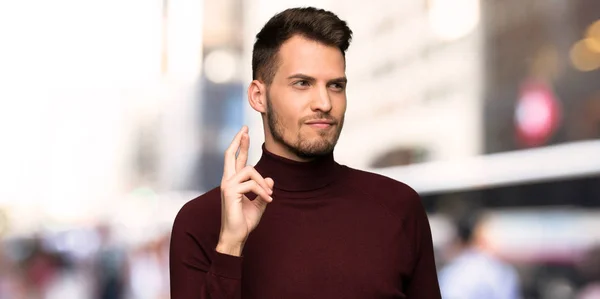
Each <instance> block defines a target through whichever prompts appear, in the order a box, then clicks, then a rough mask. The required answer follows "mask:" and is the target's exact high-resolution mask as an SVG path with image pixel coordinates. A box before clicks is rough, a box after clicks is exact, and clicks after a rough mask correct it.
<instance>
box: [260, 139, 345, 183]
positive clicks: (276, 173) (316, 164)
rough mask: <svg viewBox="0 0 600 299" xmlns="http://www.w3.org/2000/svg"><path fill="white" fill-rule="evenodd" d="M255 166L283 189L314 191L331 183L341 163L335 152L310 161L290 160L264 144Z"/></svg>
mask: <svg viewBox="0 0 600 299" xmlns="http://www.w3.org/2000/svg"><path fill="white" fill-rule="evenodd" d="M255 168H256V169H257V170H258V172H259V173H260V174H261V175H262V176H263V177H270V178H272V179H273V181H274V182H275V186H274V188H275V189H279V190H283V191H312V190H317V189H320V188H323V187H325V186H327V185H329V184H331V183H332V182H333V181H334V180H335V179H336V177H337V176H338V174H339V170H340V168H341V167H340V165H339V164H338V163H337V162H335V160H334V158H333V153H330V154H328V155H326V156H323V157H319V158H317V159H315V160H312V161H309V162H299V161H294V160H290V159H287V158H284V157H281V156H278V155H275V154H273V153H271V152H269V151H268V150H267V149H266V147H265V144H264V143H263V145H262V156H261V158H260V160H259V161H258V163H257V164H256V166H255Z"/></svg>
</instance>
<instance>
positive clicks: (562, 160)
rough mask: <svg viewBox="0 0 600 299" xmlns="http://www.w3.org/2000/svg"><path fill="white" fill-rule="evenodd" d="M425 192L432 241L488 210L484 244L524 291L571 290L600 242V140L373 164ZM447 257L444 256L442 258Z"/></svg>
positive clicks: (557, 294) (566, 294)
mask: <svg viewBox="0 0 600 299" xmlns="http://www.w3.org/2000/svg"><path fill="white" fill-rule="evenodd" d="M374 171H375V172H378V173H380V174H383V175H386V176H389V177H392V178H394V179H397V180H399V181H402V182H405V183H407V184H409V185H410V186H412V187H413V188H415V190H416V191H417V192H419V193H420V194H421V196H422V199H423V203H424V205H425V207H426V209H427V211H428V213H429V216H430V223H431V226H432V233H433V238H434V246H435V247H436V249H440V248H442V247H443V246H444V243H446V242H448V240H449V239H451V238H452V232H453V228H452V220H453V219H456V218H458V217H459V216H461V215H465V214H469V213H470V212H472V211H482V212H483V215H484V217H483V219H482V235H483V239H484V241H485V247H486V248H487V249H488V250H489V251H491V252H492V253H493V254H495V255H497V256H499V257H500V258H502V259H503V260H506V261H508V262H509V263H511V264H513V265H514V266H515V267H516V268H517V270H518V271H519V274H520V278H521V282H522V286H523V294H524V295H525V297H524V298H572V296H573V294H574V293H576V291H577V290H578V289H579V288H580V287H582V285H583V284H585V283H586V278H585V277H583V276H582V273H581V271H580V270H581V266H582V262H585V261H583V260H582V259H583V257H584V255H585V253H586V252H588V251H590V250H591V249H592V248H594V246H599V245H600V141H584V142H576V143H569V144H563V145H556V146H549V147H543V148H537V149H528V150H521V151H514V152H506V153H499V154H490V155H484V156H479V157H473V158H469V159H466V160H462V161H436V162H426V163H421V164H413V165H408V166H398V167H389V168H383V169H375V170H374ZM443 262H444V261H440V263H441V264H443Z"/></svg>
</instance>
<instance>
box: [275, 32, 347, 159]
mask: <svg viewBox="0 0 600 299" xmlns="http://www.w3.org/2000/svg"><path fill="white" fill-rule="evenodd" d="M278 62H279V65H278V69H277V72H276V73H275V76H274V78H273V82H272V84H271V86H270V88H269V89H268V90H267V113H266V117H267V122H268V127H269V130H270V133H271V135H272V137H273V139H274V141H275V142H277V143H280V144H281V145H283V146H284V147H286V148H287V150H289V151H290V152H291V153H293V154H295V155H296V156H298V157H300V158H303V159H310V158H315V157H319V156H323V155H326V154H329V153H331V152H332V151H333V149H334V147H335V144H336V143H337V140H338V138H339V136H340V133H341V131H342V126H343V124H344V113H345V112H346V77H345V61H344V56H343V55H342V53H341V52H340V50H339V49H338V48H336V47H331V46H327V45H324V44H321V43H318V42H315V41H312V40H308V39H305V38H303V37H301V36H294V37H292V38H290V39H289V40H287V41H286V42H285V43H284V44H283V45H282V46H281V48H280V50H279V53H278Z"/></svg>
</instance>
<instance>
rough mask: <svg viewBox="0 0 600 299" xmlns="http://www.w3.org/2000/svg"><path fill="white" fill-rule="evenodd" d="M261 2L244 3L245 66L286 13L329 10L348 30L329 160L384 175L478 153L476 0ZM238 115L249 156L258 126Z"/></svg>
mask: <svg viewBox="0 0 600 299" xmlns="http://www.w3.org/2000/svg"><path fill="white" fill-rule="evenodd" d="M266 2H268V1H257V0H248V1H246V3H247V7H248V13H247V14H246V22H247V26H246V30H247V31H246V36H247V40H246V42H245V46H246V51H245V55H246V57H245V58H246V64H247V65H250V58H251V49H252V43H253V42H254V38H255V35H256V33H257V32H258V31H259V30H260V28H261V27H262V25H264V23H265V22H266V21H267V20H268V19H269V18H270V17H271V16H272V15H274V14H275V13H277V12H279V11H281V10H283V9H285V8H288V7H293V6H307V5H314V6H316V7H320V8H324V9H330V10H332V11H333V12H335V13H336V14H338V16H340V18H342V19H344V20H346V21H347V22H348V24H349V26H350V28H351V29H352V30H353V32H354V38H353V42H352V44H351V46H350V49H349V51H348V53H347V56H346V57H347V76H348V79H349V84H348V91H347V92H348V93H347V96H348V110H347V115H346V123H345V125H344V130H343V133H342V136H341V138H340V141H339V144H338V145H339V146H338V147H337V150H336V157H337V159H338V160H339V161H341V162H342V163H345V164H349V165H351V166H354V167H360V168H369V167H385V166H392V165H406V164H410V163H416V162H420V161H427V160H438V159H441V160H445V159H453V158H460V157H466V156H472V155H476V154H479V153H480V152H481V151H482V136H481V127H482V125H481V113H480V111H481V93H482V84H483V82H484V81H483V76H482V63H483V58H482V57H483V56H482V54H481V51H480V48H481V46H482V38H481V29H480V26H479V24H480V22H479V4H478V1H475V0H461V1H453V2H452V3H450V2H448V1H434V0H431V1H393V0H389V1H388V0H386V1H375V2H372V1H371V2H364V1H350V2H348V1H341V0H328V1H309V2H310V3H306V2H299V1H281V2H277V3H272V5H266ZM269 4H271V3H269ZM246 74H248V75H247V76H248V78H249V76H250V74H251V72H250V70H249V69H248V70H247V71H246ZM248 115H249V118H248V119H249V121H250V125H251V128H255V130H254V132H253V134H251V139H252V140H253V143H252V148H253V149H254V157H257V156H256V155H258V154H259V153H260V150H259V146H260V143H261V142H262V140H263V138H262V136H261V135H262V133H261V132H262V125H261V122H260V117H258V116H257V113H256V112H254V111H253V110H251V108H249V109H248ZM259 140H260V141H261V142H259Z"/></svg>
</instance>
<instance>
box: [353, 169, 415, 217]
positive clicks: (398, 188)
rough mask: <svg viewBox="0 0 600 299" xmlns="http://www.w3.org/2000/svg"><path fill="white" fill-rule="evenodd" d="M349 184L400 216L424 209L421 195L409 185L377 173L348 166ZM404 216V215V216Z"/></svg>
mask: <svg viewBox="0 0 600 299" xmlns="http://www.w3.org/2000/svg"><path fill="white" fill-rule="evenodd" d="M345 167H346V168H347V176H346V178H347V184H348V186H350V187H351V188H353V190H355V191H357V192H361V193H363V194H365V195H366V196H368V197H370V198H372V199H373V200H377V201H380V202H381V203H382V204H383V205H385V206H386V207H388V208H390V209H391V210H393V212H394V213H395V214H398V215H399V216H405V214H406V213H407V212H415V210H417V211H421V210H422V209H423V206H422V203H421V197H420V196H419V194H418V193H417V192H416V191H415V190H414V189H413V188H412V187H410V186H409V185H407V184H406V183H404V182H400V181H397V180H395V179H392V178H390V177H386V176H383V175H380V174H377V173H373V172H369V171H364V170H359V169H354V168H350V167H347V166H345ZM403 218H404V217H403Z"/></svg>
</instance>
